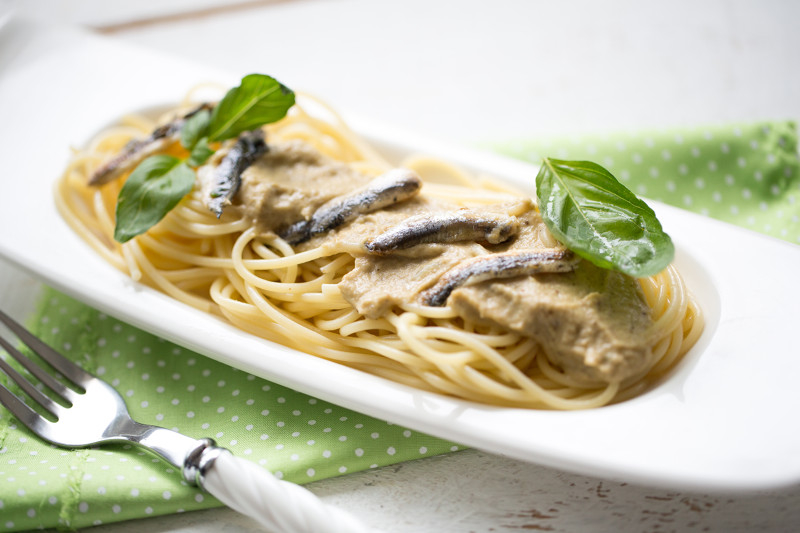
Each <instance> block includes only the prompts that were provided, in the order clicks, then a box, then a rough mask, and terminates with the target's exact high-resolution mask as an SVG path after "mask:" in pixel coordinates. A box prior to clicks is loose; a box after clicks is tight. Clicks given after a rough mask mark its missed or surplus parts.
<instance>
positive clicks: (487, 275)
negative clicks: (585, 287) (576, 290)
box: [420, 249, 580, 307]
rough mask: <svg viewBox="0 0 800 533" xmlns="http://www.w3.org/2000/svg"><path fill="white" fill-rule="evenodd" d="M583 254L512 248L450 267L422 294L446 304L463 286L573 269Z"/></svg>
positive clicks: (426, 301)
mask: <svg viewBox="0 0 800 533" xmlns="http://www.w3.org/2000/svg"><path fill="white" fill-rule="evenodd" d="M579 259H580V258H579V257H577V256H576V255H575V254H573V253H572V252H571V251H569V250H564V249H544V250H512V251H509V252H502V253H497V254H489V255H481V256H478V257H473V258H471V259H467V260H466V261H464V262H462V263H461V264H459V265H458V266H456V267H453V268H452V269H450V270H448V271H447V272H446V273H445V274H444V275H443V276H442V277H441V278H439V281H438V282H437V283H436V285H434V286H433V287H431V288H430V289H428V290H426V291H425V292H423V293H422V295H421V296H420V298H421V300H422V303H423V304H425V305H430V306H433V307H440V306H443V305H444V304H445V303H446V302H447V299H448V298H449V297H450V294H451V293H452V292H453V291H454V290H456V289H457V288H459V287H463V286H466V285H474V284H476V283H480V282H482V281H487V280H491V279H506V278H513V277H516V276H525V275H529V274H544V273H548V274H550V273H558V272H571V271H572V270H574V269H575V265H576V264H577V262H578V261H579Z"/></svg>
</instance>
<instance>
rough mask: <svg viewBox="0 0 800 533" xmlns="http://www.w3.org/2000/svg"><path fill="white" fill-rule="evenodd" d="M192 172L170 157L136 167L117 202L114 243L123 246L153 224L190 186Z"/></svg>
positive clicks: (192, 181) (165, 156)
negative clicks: (119, 243) (122, 243)
mask: <svg viewBox="0 0 800 533" xmlns="http://www.w3.org/2000/svg"><path fill="white" fill-rule="evenodd" d="M194 178H195V174H194V171H193V170H192V169H191V168H189V166H188V165H187V164H186V163H185V162H183V161H181V160H180V159H178V158H177V157H173V156H171V155H163V154H162V155H153V156H150V157H148V158H147V159H145V160H144V161H142V162H141V163H139V166H137V167H136V169H135V170H134V171H133V172H132V173H131V175H130V176H129V177H128V180H127V181H126V182H125V185H123V186H122V190H120V192H119V197H118V198H117V209H116V217H117V224H116V227H115V228H114V239H115V240H117V241H118V242H127V241H129V240H130V239H132V238H133V237H135V236H137V235H139V234H140V233H144V232H145V231H147V230H148V229H150V228H151V227H152V226H154V225H155V224H157V223H158V222H159V221H160V220H161V219H162V218H164V216H166V214H167V213H168V212H169V211H170V210H172V208H173V207H175V206H176V205H177V204H178V202H180V201H181V198H183V197H184V196H186V195H187V194H189V191H191V190H192V187H193V186H194Z"/></svg>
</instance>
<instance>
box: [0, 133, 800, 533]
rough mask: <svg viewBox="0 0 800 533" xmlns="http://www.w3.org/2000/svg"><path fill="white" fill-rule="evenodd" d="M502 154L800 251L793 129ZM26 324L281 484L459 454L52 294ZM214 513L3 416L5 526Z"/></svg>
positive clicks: (151, 413)
mask: <svg viewBox="0 0 800 533" xmlns="http://www.w3.org/2000/svg"><path fill="white" fill-rule="evenodd" d="M499 149H500V150H501V151H504V152H505V153H508V154H510V155H513V156H516V157H519V158H522V159H527V160H530V161H533V162H537V163H538V162H539V161H540V160H541V157H542V156H552V157H558V158H564V159H590V160H593V161H597V162H599V163H601V164H603V165H604V166H606V167H607V168H608V169H609V170H610V171H611V172H612V173H613V174H614V175H615V176H617V178H618V179H619V180H620V181H622V182H623V183H624V184H626V186H628V187H629V188H631V189H632V190H634V191H635V192H637V193H638V194H641V195H645V196H647V197H649V198H652V199H655V200H660V201H663V202H666V203H670V204H674V205H677V206H679V207H683V208H686V209H690V210H693V211H696V212H699V213H702V214H705V215H708V216H712V217H715V218H719V219H722V220H726V221H728V222H731V223H734V224H739V225H741V226H745V227H749V228H751V229H754V230H757V231H761V232H764V233H767V234H770V235H773V236H776V237H779V238H782V239H785V240H788V241H790V242H797V243H800V209H799V208H798V203H800V202H798V200H800V163H799V162H798V157H797V134H796V128H795V124H794V123H791V122H774V123H758V124H748V125H736V126H729V127H713V128H697V129H693V130H684V131H681V132H679V133H675V132H669V131H657V132H633V133H625V134H620V135H599V136H592V137H588V136H587V137H580V136H572V137H570V138H569V139H568V140H566V141H563V142H562V141H557V140H546V141H541V142H534V141H526V142H517V143H514V144H513V145H508V144H506V145H503V146H501V147H499ZM33 325H34V328H33V329H35V331H36V332H37V333H39V334H40V335H41V336H43V337H44V338H45V340H47V341H48V342H50V343H51V344H52V345H54V346H56V347H58V348H59V349H61V350H62V351H63V352H64V353H65V354H66V355H68V356H69V357H71V358H72V359H74V360H77V361H79V362H80V363H81V364H82V365H83V366H84V367H85V368H87V369H88V370H90V371H93V372H96V373H97V374H100V375H101V376H102V377H103V378H104V379H107V380H108V381H110V382H111V383H112V384H113V385H114V386H115V387H116V388H117V389H118V390H119V391H120V392H121V393H122V394H123V395H124V396H125V398H126V400H127V402H128V405H129V407H130V410H131V412H132V413H133V414H134V416H136V417H137V418H139V419H140V420H141V421H142V422H147V423H154V424H158V425H161V426H165V427H168V428H172V429H176V430H178V431H181V432H184V433H187V434H189V435H192V436H194V437H198V438H199V437H213V438H215V439H216V440H217V441H218V442H219V443H220V445H222V446H225V447H228V448H229V449H230V450H231V451H232V452H233V453H234V454H236V455H239V456H243V457H246V458H247V459H248V460H250V461H253V462H255V463H256V464H259V465H261V466H263V467H265V468H267V469H269V470H271V471H272V472H273V473H274V474H275V475H276V477H278V478H282V479H286V480H289V481H293V482H297V483H304V482H308V481H312V480H317V479H323V478H325V477H329V476H336V475H341V474H345V473H349V472H355V471H358V470H363V469H368V468H376V467H378V466H382V465H386V464H391V463H396V462H399V461H404V460H408V459H413V458H417V457H424V456H430V455H436V454H440V453H443V452H447V451H450V450H455V449H458V446H456V445H454V444H452V443H448V442H444V441H441V440H439V439H434V438H432V437H429V436H426V435H421V434H418V433H416V432H413V431H410V430H408V429H405V428H401V427H398V426H394V425H392V424H388V423H386V422H381V421H378V420H374V419H371V418H369V417H366V416H363V415H360V414H358V413H354V412H352V411H348V410H346V409H343V408H340V407H337V406H335V405H331V404H328V403H325V402H323V401H320V400H317V399H315V398H311V397H308V396H305V395H302V394H300V393H297V392H294V391H291V390H289V389H286V388H283V387H280V386H278V385H275V384H272V383H268V382H266V381H264V380H261V379H258V378H255V377H254V376H252V375H248V374H246V373H244V372H241V371H238V370H235V369H233V368H230V367H227V366H225V365H222V364H219V363H216V362H214V361H211V360H209V359H206V358H204V357H202V356H199V355H197V354H195V353H191V352H188V351H186V350H184V349H182V348H180V347H177V346H174V345H172V344H170V343H167V342H165V341H163V340H161V339H158V338H156V337H153V336H150V335H147V334H146V333H144V332H141V331H138V330H136V329H134V328H132V327H130V326H128V325H126V324H122V323H120V322H117V321H116V320H113V319H111V318H110V317H106V316H104V315H102V314H99V313H97V312H96V311H94V310H92V309H90V308H88V307H86V306H83V305H81V304H78V303H76V302H74V301H72V300H70V299H69V298H67V297H66V296H63V295H61V294H59V293H57V292H55V291H48V292H47V293H46V295H45V297H44V299H43V300H42V302H41V303H40V310H39V312H38V315H37V317H36V318H35V320H34V324H33ZM0 379H3V376H0ZM6 381H7V380H5V381H4V383H5V382H6ZM13 388H14V387H13V386H12V389H13ZM216 505H219V502H217V501H216V500H214V499H213V498H211V497H210V496H208V495H204V494H203V493H200V492H199V491H198V490H197V489H195V488H192V487H189V486H187V485H186V484H185V483H184V482H182V481H181V477H180V473H179V472H176V471H175V470H174V469H173V468H171V467H170V466H169V465H166V464H165V463H163V462H161V461H160V460H159V459H156V458H155V457H152V456H150V455H149V454H148V453H147V452H144V451H142V450H139V449H132V448H131V447H130V446H122V445H117V446H109V447H103V448H98V449H88V450H73V451H67V450H62V449H58V448H54V447H51V446H48V445H46V444H43V443H42V442H41V441H39V440H38V439H37V438H35V437H32V436H31V435H30V434H29V433H28V432H27V431H26V430H24V428H20V427H18V425H17V423H16V421H15V420H14V419H13V418H12V417H11V416H10V415H9V414H8V412H7V411H5V410H4V409H2V408H0V511H1V512H0V516H2V520H0V531H18V530H28V529H35V528H39V527H54V526H62V527H72V528H81V527H86V526H91V525H97V524H102V523H109V522H114V521H119V520H124V519H129V518H136V517H143V516H149V515H157V514H164V513H173V512H179V511H183V510H190V509H198V508H204V507H211V506H216Z"/></svg>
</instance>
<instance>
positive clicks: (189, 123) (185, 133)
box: [181, 109, 211, 151]
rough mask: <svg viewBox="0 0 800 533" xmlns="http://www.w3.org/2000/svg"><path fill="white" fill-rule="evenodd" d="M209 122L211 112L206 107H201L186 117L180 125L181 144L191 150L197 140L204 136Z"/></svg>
mask: <svg viewBox="0 0 800 533" xmlns="http://www.w3.org/2000/svg"><path fill="white" fill-rule="evenodd" d="M210 123H211V112H210V111H209V110H208V109H201V110H200V111H198V112H197V113H195V114H194V115H192V116H191V117H189V118H187V119H186V122H184V123H183V127H181V146H183V147H184V148H186V149H187V150H189V151H191V150H192V148H194V146H195V145H196V144H197V141H199V140H200V139H202V138H203V137H205V136H206V132H207V131H208V125H209V124H210Z"/></svg>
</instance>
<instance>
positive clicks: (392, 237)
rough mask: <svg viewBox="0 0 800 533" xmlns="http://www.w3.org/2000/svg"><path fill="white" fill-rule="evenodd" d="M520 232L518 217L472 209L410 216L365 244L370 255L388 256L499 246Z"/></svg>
mask: <svg viewBox="0 0 800 533" xmlns="http://www.w3.org/2000/svg"><path fill="white" fill-rule="evenodd" d="M518 230H519V222H518V221H517V219H516V218H514V217H510V216H507V215H501V214H493V213H478V212H473V211H470V210H469V209H460V210H458V211H448V212H445V213H433V214H425V215H418V216H415V217H411V218H409V219H407V220H405V221H404V222H402V223H400V224H398V225H396V226H394V227H392V228H390V229H388V230H386V231H385V232H383V233H381V234H380V235H378V236H377V237H375V238H374V239H372V240H370V241H367V243H366V244H365V245H364V246H365V247H366V249H367V251H368V252H369V253H371V254H376V255H386V254H390V253H392V252H394V251H396V250H403V249H406V248H411V247H413V246H417V245H419V244H429V243H450V242H461V241H475V242H478V241H485V242H488V243H490V244H499V243H501V242H504V241H506V240H508V239H509V238H511V237H512V236H513V235H515V234H516V233H517V231H518Z"/></svg>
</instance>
